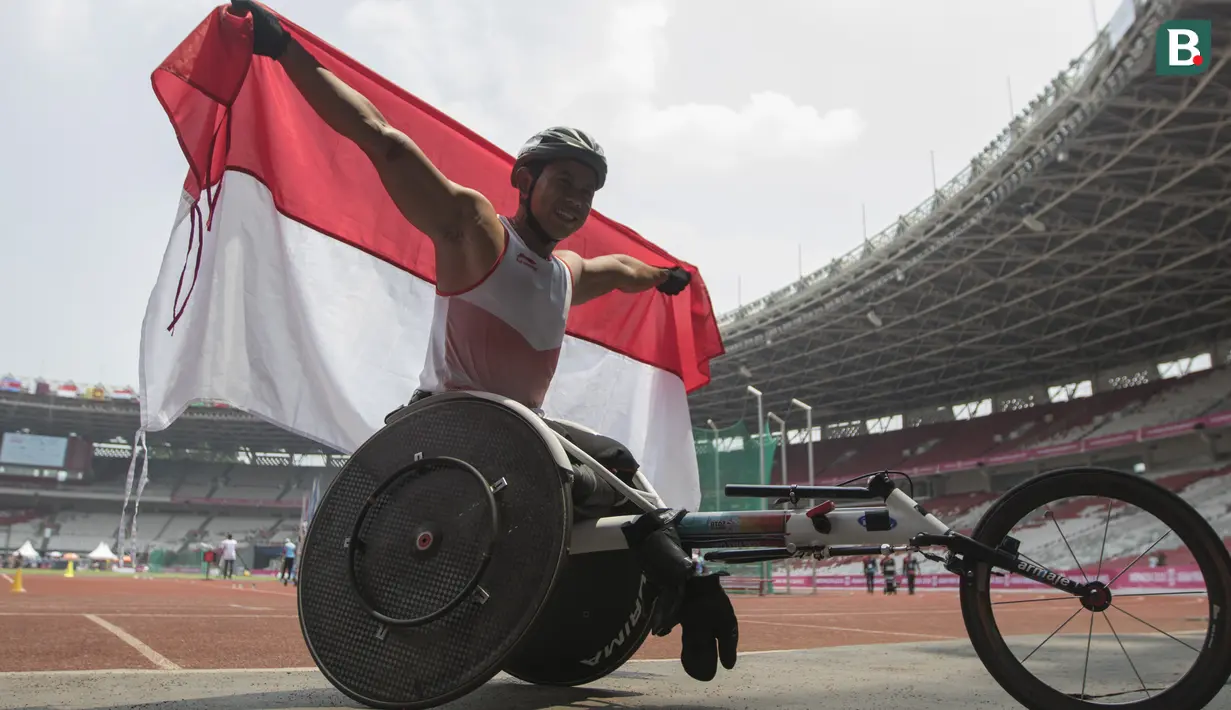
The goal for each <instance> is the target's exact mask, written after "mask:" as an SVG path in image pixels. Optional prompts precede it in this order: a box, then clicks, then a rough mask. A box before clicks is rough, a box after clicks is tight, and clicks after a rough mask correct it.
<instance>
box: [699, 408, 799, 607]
mask: <svg viewBox="0 0 1231 710" xmlns="http://www.w3.org/2000/svg"><path fill="white" fill-rule="evenodd" d="M762 435H763V438H758V437H757V436H756V435H755V434H754V433H753V431H752V430H751V429H749V427H748V426H747V425H745V424H744V422H742V421H741V422H739V423H737V424H735V425H733V426H729V427H726V428H725V429H717V430H715V429H710V428H694V429H693V430H692V438H693V442H694V444H695V446H696V453H697V470H698V473H699V474H700V475H699V478H700V483H701V507H700V510H701V511H702V512H707V511H716V510H759V509H761V508H762V507H763V506H764V505H765V500H764V499H763V498H730V497H728V496H727V495H726V494H725V493H724V492H723V491H724V490H725V487H726V485H727V484H728V483H745V484H753V485H760V484H762V483H764V482H766V481H762V479H761V475H762V473H761V461H760V458H759V457H760V456H764V460H765V469H764V471H765V473H764V475H765V477H766V479H768V478H769V475H770V471H772V470H773V465H774V454H775V453H776V452H777V450H778V441H777V439H776V438H774V437H773V436H771V435H770V434H769V428H768V427H766V429H765V431H764V432H763V433H762ZM762 441H763V442H764V449H763V450H762ZM762 451H763V452H764V453H762ZM706 567H707V568H709V569H714V570H726V571H728V572H730V573H731V577H732V578H733V579H732V580H731V581H732V582H744V584H739V583H737V584H733V585H732V586H730V587H729V589H730V590H731V591H745V589H744V587H745V586H747V587H748V589H747V590H746V591H751V592H753V593H768V592H772V577H771V575H770V569H769V565H767V564H751V565H722V564H716V563H708V562H707V563H706Z"/></svg>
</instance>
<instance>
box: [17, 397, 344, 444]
mask: <svg viewBox="0 0 1231 710" xmlns="http://www.w3.org/2000/svg"><path fill="white" fill-rule="evenodd" d="M140 412H141V410H140V406H139V405H138V404H137V403H136V402H125V401H101V402H96V401H90V400H82V399H61V398H58V397H33V396H30V395H28V394H0V431H21V430H23V429H29V430H30V431H31V433H34V434H44V435H48V436H68V435H69V434H76V435H78V436H82V437H86V438H88V439H90V440H91V441H93V442H94V443H96V444H105V443H108V442H112V441H116V440H119V441H122V442H124V443H127V444H131V443H132V441H133V436H134V435H135V434H136V432H137V428H138V427H139V426H140V421H141V418H140ZM146 441H147V444H148V446H149V447H150V450H151V453H153V452H154V451H155V450H156V449H158V448H160V447H161V448H171V449H177V450H186V449H197V450H200V449H202V448H210V449H215V450H217V451H220V452H228V453H230V452H233V451H235V450H237V449H239V448H240V447H244V448H248V449H251V450H253V451H258V452H278V451H284V452H286V453H291V454H318V453H321V454H336V453H339V452H337V451H335V450H333V449H331V448H328V447H325V446H322V445H320V444H318V443H316V442H314V441H311V440H308V439H305V438H303V437H301V436H299V435H298V434H294V433H291V432H289V431H287V430H285V429H283V428H281V427H278V426H275V425H273V424H270V423H268V422H265V421H263V420H261V419H258V418H256V417H254V416H252V415H250V414H248V413H246V412H243V411H241V410H238V409H229V408H215V407H208V406H204V407H189V408H188V410H187V411H185V412H184V413H183V414H182V415H180V417H179V419H176V420H175V423H173V424H172V425H171V426H170V427H169V428H167V429H165V430H163V431H156V432H149V433H147V434H146Z"/></svg>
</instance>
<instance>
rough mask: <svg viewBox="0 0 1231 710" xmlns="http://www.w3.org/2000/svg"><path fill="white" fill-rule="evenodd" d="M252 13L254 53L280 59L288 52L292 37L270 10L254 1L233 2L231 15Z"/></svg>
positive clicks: (239, 0)
mask: <svg viewBox="0 0 1231 710" xmlns="http://www.w3.org/2000/svg"><path fill="white" fill-rule="evenodd" d="M249 12H250V13H252V53H253V54H259V55H260V56H262V57H269V58H271V59H274V60H276V59H278V58H279V57H281V56H282V54H283V53H284V52H286V46H287V45H288V44H290V42H291V36H290V35H289V34H287V31H286V30H285V29H283V28H282V23H281V22H278V18H276V17H274V16H273V14H272V13H270V11H269V10H266V9H265V8H263V7H261V6H260V5H257V4H256V3H254V2H252V0H231V14H233V15H239V16H240V17H243V16H244V15H245V14H247V13H249Z"/></svg>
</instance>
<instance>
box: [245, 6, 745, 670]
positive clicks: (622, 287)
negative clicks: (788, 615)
mask: <svg viewBox="0 0 1231 710" xmlns="http://www.w3.org/2000/svg"><path fill="white" fill-rule="evenodd" d="M231 12H232V13H234V14H237V15H245V14H248V13H251V14H252V18H253V25H254V27H253V52H254V53H255V54H257V55H260V56H264V57H269V58H271V59H273V60H274V61H276V62H278V63H280V64H281V66H282V68H283V69H284V70H285V71H286V74H287V76H288V77H289V78H290V80H291V82H292V83H293V84H294V85H295V87H296V88H297V89H298V90H299V92H300V93H301V94H302V95H303V97H304V99H305V100H306V101H307V102H308V104H309V105H310V106H311V107H312V109H313V110H314V111H315V112H316V113H317V115H319V116H320V117H321V119H322V120H323V121H324V122H325V123H327V124H328V125H329V126H330V127H331V128H333V130H335V131H337V132H338V133H339V134H340V135H341V136H343V137H344V138H347V139H348V140H350V141H352V142H353V143H355V145H357V146H358V147H359V148H360V149H362V150H363V152H364V153H365V154H366V155H367V157H368V159H369V160H370V161H371V162H372V165H373V167H374V168H375V169H376V172H377V173H378V174H379V176H380V179H381V182H382V183H383V184H384V186H385V190H386V191H387V192H388V194H389V197H390V198H392V200H393V202H394V204H396V205H397V207H398V209H399V210H400V211H401V213H402V214H403V215H404V216H405V218H406V220H407V221H408V222H409V223H410V224H411V225H413V226H414V227H415V228H416V229H417V230H419V231H420V232H422V233H423V234H424V235H426V236H427V237H428V238H429V239H430V240H431V241H432V244H433V245H434V247H435V260H436V305H435V313H434V318H433V321H432V327H431V333H429V336H428V338H429V339H428V354H427V362H426V364H425V366H424V369H423V373H422V375H421V377H420V383H419V390H418V391H417V392H416V393H415V398H414V399H412V402H413V401H414V400H415V399H419V398H421V397H424V396H430V395H432V394H434V393H437V392H443V391H449V390H479V391H485V392H491V393H494V394H499V395H502V396H505V397H508V398H510V399H513V400H516V401H518V402H521V403H522V404H524V405H526V406H527V407H530V408H532V409H535V410H536V411H540V412H541V407H542V404H543V399H544V397H545V396H546V394H547V389H548V387H549V386H550V384H551V380H552V378H553V376H554V375H555V369H556V364H557V360H558V358H559V354H560V346H561V344H562V343H563V340H564V330H565V323H566V321H567V319H568V312H569V308H570V307H571V306H572V305H574V304H579V303H584V302H586V301H589V300H592V299H595V298H598V297H600V296H602V295H604V294H606V293H610V292H612V291H623V292H627V293H636V292H642V291H648V290H649V289H653V288H657V289H658V290H659V291H661V292H663V293H665V294H668V295H676V294H678V293H680V292H681V291H683V290H684V288H685V287H686V286H687V285H688V283H689V281H690V279H691V275H690V274H689V273H688V272H687V271H686V270H684V269H682V268H680V267H670V268H665V267H655V266H650V265H647V264H645V263H642V262H641V261H639V260H637V259H634V258H632V257H629V256H625V255H609V256H602V257H598V258H595V259H583V258H581V257H580V256H579V255H578V254H575V253H573V252H570V251H564V250H557V249H556V247H557V245H558V244H559V243H560V242H561V241H563V240H564V239H565V238H567V237H568V236H569V235H571V234H573V233H575V232H577V230H579V229H581V226H582V225H583V224H585V221H586V218H587V217H588V216H589V214H590V207H591V202H592V201H593V199H594V193H595V192H596V191H597V190H599V189H600V188H602V187H603V184H604V183H605V182H606V180H607V160H606V157H605V156H604V154H603V150H602V148H601V147H599V145H598V143H596V142H595V141H594V140H593V139H592V138H591V137H590V136H588V135H586V134H585V133H583V132H581V131H579V130H576V129H572V128H550V129H547V130H545V131H543V132H541V133H539V134H537V135H535V136H534V137H532V138H531V139H530V140H529V141H528V142H527V143H526V144H525V146H523V147H522V149H521V150H520V151H519V153H518V155H517V160H516V162H515V163H514V165H513V169H512V172H511V175H510V181H511V182H512V184H513V186H514V187H516V188H517V190H518V192H519V195H520V199H519V205H518V210H517V214H515V215H514V216H513V217H512V218H508V217H506V216H502V215H498V214H496V211H495V209H494V208H493V206H492V204H491V202H489V201H488V200H487V198H485V197H484V196H483V195H481V194H479V193H478V192H476V191H475V190H472V189H469V188H466V187H463V186H461V185H458V184H456V183H454V182H452V181H451V180H449V179H448V178H447V177H445V176H444V175H443V174H442V173H441V172H440V171H439V170H438V169H437V168H436V167H435V166H434V165H433V164H432V163H431V162H430V161H429V160H428V159H427V157H426V156H425V155H424V153H423V151H422V150H420V149H419V147H418V146H417V145H416V144H415V142H414V140H413V139H412V138H410V137H409V136H407V135H406V134H404V133H402V132H401V131H399V130H398V129H397V128H395V127H394V126H392V125H390V124H389V123H388V121H386V120H385V117H384V116H382V115H381V114H380V112H379V111H378V110H377V109H376V107H375V106H373V105H372V103H371V102H370V101H368V100H367V99H366V98H364V97H363V96H361V95H360V94H359V93H358V92H356V91H355V90H354V89H352V88H351V87H349V86H347V85H346V84H345V83H343V82H342V81H341V80H340V79H339V78H338V77H337V76H335V75H334V74H333V73H331V72H330V71H328V70H327V69H325V68H324V67H322V66H321V65H320V64H319V63H318V62H317V61H316V60H315V59H314V58H313V57H312V55H311V54H309V53H308V52H307V51H306V50H305V49H304V48H303V47H301V46H300V45H299V44H298V43H296V42H295V41H294V40H293V39H292V38H291V36H290V35H289V34H288V33H287V32H286V31H285V30H284V29H283V27H282V25H281V23H280V22H279V21H278V19H277V18H276V17H274V16H273V15H272V14H271V13H270V12H269V11H267V10H265V9H264V8H262V7H261V6H259V5H256V4H254V3H252V2H250V1H249V0H233V1H232V3H231ZM395 414H396V413H395ZM391 416H394V415H391ZM545 422H546V423H547V424H548V425H549V426H551V427H552V428H554V429H555V430H556V431H559V432H560V433H561V434H562V435H563V436H565V437H567V438H569V439H570V440H571V441H573V443H574V444H576V445H577V447H578V448H580V449H582V450H583V451H586V453H588V454H589V455H591V456H592V457H594V458H595V459H596V460H598V461H599V462H600V463H602V464H604V465H606V466H608V467H609V468H611V469H612V470H613V471H614V472H615V473H616V474H617V475H622V477H624V476H631V473H633V472H635V471H636V468H637V463H636V461H635V460H634V459H633V457H632V455H631V454H630V453H629V452H628V450H627V448H625V447H623V446H622V445H620V444H619V443H618V442H615V441H613V440H611V439H609V438H607V437H603V436H598V435H595V434H593V433H590V432H586V431H582V430H579V429H576V428H573V427H569V426H567V425H564V424H562V423H559V422H553V421H551V420H546V419H545ZM604 485H605V484H604ZM678 520H679V515H678V514H677V515H675V516H673V517H668V515H667V514H661V515H649V514H647V515H643V516H641V517H640V518H639V519H638V520H637V521H636V522H635V523H633V524H631V525H629V526H627V527H626V528H625V531H624V532H625V536H626V538H627V539H628V541H629V547H630V548H631V549H632V550H634V552H635V553H636V554H637V555H638V558H639V559H640V561H641V564H642V568H643V569H644V570H645V573H646V576H647V578H648V579H649V580H650V582H651V583H652V584H653V585H654V586H655V587H656V588H657V589H658V590H659V596H658V603H657V604H656V605H655V613H654V617H655V618H654V625H653V631H654V633H655V634H656V635H660V636H665V635H666V634H667V633H669V632H670V631H671V629H672V628H674V626H675V625H676V624H677V623H678V624H680V626H681V628H682V638H683V646H682V650H681V653H680V660H681V662H682V663H683V666H684V669H685V671H687V672H688V674H689V675H691V676H693V677H694V678H697V679H698V680H711V679H712V678H713V677H714V675H715V674H716V672H717V664H718V661H719V659H720V658H721V661H722V664H723V666H724V667H725V668H728V669H730V668H733V667H734V665H735V659H736V647H737V645H738V637H739V632H738V627H737V623H736V619H735V612H734V610H733V609H732V607H731V603H730V600H729V599H728V598H727V596H726V592H725V591H723V589H722V587H721V586H720V585H719V583H718V576H716V575H704V574H698V573H697V570H696V568H695V566H694V565H693V563H692V560H691V558H690V557H689V556H688V554H687V553H685V551H684V550H683V548H682V546H681V544H680V540H679V536H678V533H677V531H676V529H675V523H676V522H678Z"/></svg>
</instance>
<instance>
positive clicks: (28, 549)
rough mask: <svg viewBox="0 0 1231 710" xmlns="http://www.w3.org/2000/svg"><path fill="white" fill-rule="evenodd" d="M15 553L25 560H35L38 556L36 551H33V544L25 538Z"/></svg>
mask: <svg viewBox="0 0 1231 710" xmlns="http://www.w3.org/2000/svg"><path fill="white" fill-rule="evenodd" d="M17 554H18V555H20V556H22V557H24V558H25V559H27V560H37V559H38V558H39V554H38V552H37V551H35V549H34V545H31V544H30V541H29V540H26V544H24V545H22V546H21V547H19V548H17Z"/></svg>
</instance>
